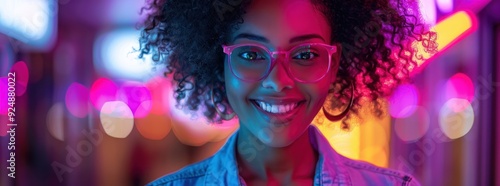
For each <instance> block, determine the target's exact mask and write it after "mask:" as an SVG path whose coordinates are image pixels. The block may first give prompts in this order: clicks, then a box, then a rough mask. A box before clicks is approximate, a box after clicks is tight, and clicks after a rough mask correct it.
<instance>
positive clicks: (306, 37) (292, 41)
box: [289, 34, 326, 43]
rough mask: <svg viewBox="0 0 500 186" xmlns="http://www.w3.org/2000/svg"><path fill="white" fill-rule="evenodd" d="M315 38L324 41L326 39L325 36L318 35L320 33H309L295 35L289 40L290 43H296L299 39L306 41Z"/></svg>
mask: <svg viewBox="0 0 500 186" xmlns="http://www.w3.org/2000/svg"><path fill="white" fill-rule="evenodd" d="M314 38H317V39H321V40H322V41H325V39H324V38H323V37H321V36H320V35H318V34H307V35H301V36H297V37H293V38H292V39H290V41H289V42H290V43H295V42H298V41H305V40H309V39H314ZM325 42H326V41H325Z"/></svg>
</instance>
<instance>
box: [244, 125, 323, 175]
mask: <svg viewBox="0 0 500 186" xmlns="http://www.w3.org/2000/svg"><path fill="white" fill-rule="evenodd" d="M236 143H237V144H236V147H237V148H236V157H237V161H238V165H239V171H240V176H241V177H243V179H244V180H245V181H247V182H249V181H258V182H266V183H279V184H286V183H291V182H296V181H301V182H303V181H305V180H310V181H312V179H313V178H314V172H315V167H316V162H317V160H318V153H317V152H316V150H314V148H313V147H312V145H311V143H310V141H309V132H308V131H305V132H304V133H303V134H302V135H301V136H299V138H298V139H297V140H296V141H294V142H293V143H292V144H290V145H289V146H286V147H278V148H276V147H270V146H267V145H265V144H263V143H262V142H261V141H260V140H259V139H258V138H257V137H255V136H254V135H253V134H251V133H250V132H249V131H248V130H245V129H244V128H240V131H238V136H237V142H236ZM311 184H312V182H311Z"/></svg>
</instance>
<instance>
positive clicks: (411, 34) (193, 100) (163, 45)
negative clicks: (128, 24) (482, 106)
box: [139, 0, 437, 128]
mask: <svg viewBox="0 0 500 186" xmlns="http://www.w3.org/2000/svg"><path fill="white" fill-rule="evenodd" d="M311 1H312V3H313V4H314V5H315V7H316V8H317V9H318V10H319V11H321V12H322V13H323V14H324V16H325V17H326V18H327V20H328V21H329V24H330V26H331V28H332V41H331V43H340V44H341V47H342V57H341V59H340V66H339V70H338V73H337V81H336V82H335V83H336V87H338V89H337V90H336V91H335V92H332V93H331V94H330V95H331V96H329V97H330V98H329V99H327V104H325V106H328V107H327V108H339V107H340V105H345V104H346V103H347V102H348V101H349V100H350V96H353V97H354V106H353V107H351V112H353V113H356V114H357V113H358V109H359V106H360V104H359V103H360V101H361V100H362V99H361V98H367V99H368V100H370V101H372V102H374V105H375V109H373V111H374V113H375V114H376V115H377V116H379V117H380V116H381V115H382V114H383V112H382V109H381V108H380V105H381V103H379V99H378V98H379V97H386V96H389V95H390V93H391V92H392V91H393V90H394V88H395V87H396V86H397V85H398V84H400V83H402V82H405V81H407V80H408V79H409V74H410V72H411V70H412V69H414V68H415V67H416V66H417V61H418V60H422V55H420V54H419V51H418V48H421V50H422V49H423V50H425V51H424V52H428V53H433V52H435V51H436V48H437V44H436V42H435V40H436V34H435V33H434V32H430V31H427V29H426V27H425V25H424V24H423V23H422V22H421V19H420V16H419V14H418V5H417V2H415V1H408V2H407V1H402V0H394V1H389V0H348V1H346V0H311ZM250 3H251V2H250V0H227V1H225V0H212V1H208V0H207V1H205V0H203V1H202V0H150V1H149V2H148V5H147V6H146V7H144V8H143V10H145V11H147V12H148V17H147V19H146V20H145V22H144V25H143V29H142V34H141V36H140V39H139V42H140V44H141V45H140V56H139V57H141V58H143V57H144V55H151V56H152V59H153V60H154V61H155V62H157V63H162V64H165V65H166V67H167V68H166V69H167V71H166V75H167V74H169V73H173V79H174V83H176V84H177V88H176V89H175V90H174V91H175V94H174V96H175V98H176V100H177V106H178V107H184V106H187V107H188V108H189V110H191V111H197V110H198V109H199V108H200V106H201V107H202V108H204V115H205V116H206V117H207V118H208V120H210V121H211V122H220V121H221V120H222V119H223V118H222V117H221V116H220V115H219V114H217V112H216V110H215V109H214V108H215V107H214V103H213V102H212V100H211V97H210V93H213V95H214V98H215V104H217V106H221V105H222V106H225V108H228V109H224V112H226V113H228V112H231V111H230V106H229V104H228V101H227V97H226V93H225V89H224V78H223V72H224V63H223V62H224V57H225V54H224V53H223V51H222V47H221V45H222V44H225V43H226V42H227V38H228V36H229V35H230V33H231V32H232V31H234V30H235V29H238V26H239V25H240V24H241V23H243V21H244V20H243V18H242V16H243V15H244V14H245V8H246V7H247V6H248V5H249V4H250ZM415 43H418V44H420V45H421V46H420V47H415ZM351 86H352V87H351ZM351 88H353V89H354V90H355V91H354V95H351V94H350V92H351V91H350V89H351ZM211 91H213V92H211ZM332 98H333V99H332ZM343 128H349V126H348V125H347V123H346V122H345V120H344V122H343Z"/></svg>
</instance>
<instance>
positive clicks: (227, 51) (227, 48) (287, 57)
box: [222, 43, 337, 83]
mask: <svg viewBox="0 0 500 186" xmlns="http://www.w3.org/2000/svg"><path fill="white" fill-rule="evenodd" d="M304 45H316V46H322V47H325V48H326V49H327V51H328V69H327V70H326V72H325V74H323V76H321V77H319V78H318V79H316V80H314V81H303V80H300V79H298V78H297V77H295V76H293V75H292V74H291V69H290V65H289V63H290V53H291V52H292V51H294V50H295V49H297V48H300V47H303V46H304ZM241 46H255V47H259V48H262V49H264V50H265V51H266V52H267V53H268V54H269V56H271V65H270V67H269V69H268V70H267V71H266V75H264V76H262V77H261V78H260V79H257V80H248V79H242V78H240V77H238V76H237V75H236V74H235V73H234V71H233V67H232V65H231V63H230V61H231V54H232V53H233V50H234V49H235V48H238V47H241ZM222 49H223V51H224V53H225V54H227V55H228V60H227V62H228V65H229V68H230V69H231V73H233V75H234V76H235V77H236V78H238V79H240V80H242V81H247V82H256V81H261V80H263V79H265V78H267V76H269V74H270V73H271V71H272V69H273V68H274V66H276V64H277V62H276V61H277V60H276V57H275V55H276V56H278V55H279V54H285V60H284V61H285V62H284V63H285V65H286V67H287V68H286V73H287V74H288V76H289V77H292V78H293V79H294V80H295V81H297V82H301V83H314V82H318V81H319V80H321V79H323V78H324V77H325V76H326V75H327V74H328V72H329V71H330V69H331V66H332V55H333V54H334V53H336V52H337V46H335V45H327V44H324V43H303V44H300V45H297V46H295V47H293V48H291V49H290V50H288V51H270V50H269V48H267V47H266V46H263V45H259V44H253V43H250V44H236V45H230V46H227V45H222Z"/></svg>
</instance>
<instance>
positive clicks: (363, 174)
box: [148, 125, 420, 186]
mask: <svg viewBox="0 0 500 186" xmlns="http://www.w3.org/2000/svg"><path fill="white" fill-rule="evenodd" d="M308 132H309V134H310V135H309V136H311V138H310V141H311V143H312V145H313V147H314V148H315V149H316V150H317V151H318V152H319V155H320V157H319V160H318V162H317V164H316V173H315V176H314V185H325V186H326V185H332V186H333V185H338V186H351V185H353V186H358V185H363V186H364V185H377V186H378V185H402V186H417V185H420V184H419V183H418V181H416V180H415V179H414V178H413V177H412V176H410V175H407V174H404V173H401V172H399V171H395V170H391V169H386V168H381V167H377V166H374V165H371V164H369V163H366V162H362V161H356V160H351V159H348V158H346V157H344V156H341V155H340V154H338V153H337V152H335V150H333V148H332V147H331V146H330V144H329V142H328V141H327V140H326V139H325V137H324V136H323V135H322V134H321V133H320V131H319V130H318V129H317V128H316V127H314V126H312V125H311V126H310V127H309V129H308ZM236 135H237V132H235V133H234V134H233V135H232V136H231V137H230V138H229V139H228V141H227V142H226V144H225V145H224V146H223V147H222V148H221V149H220V150H219V151H218V152H217V153H215V154H214V155H213V156H211V157H210V158H208V159H205V160H203V161H201V162H198V163H195V164H191V165H188V166H186V167H184V168H182V169H180V170H178V171H177V172H174V173H172V174H168V175H165V176H163V177H161V178H158V179H157V180H155V181H153V182H151V183H149V184H148V185H150V186H156V185H164V186H169V185H214V186H220V185H246V184H245V182H244V180H243V179H242V178H241V177H240V176H239V174H238V165H237V162H236V156H235V155H236V154H235V152H236V150H235V147H236Z"/></svg>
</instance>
